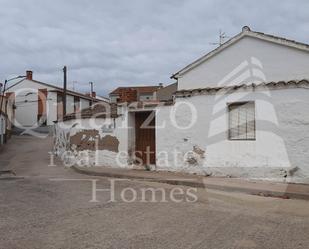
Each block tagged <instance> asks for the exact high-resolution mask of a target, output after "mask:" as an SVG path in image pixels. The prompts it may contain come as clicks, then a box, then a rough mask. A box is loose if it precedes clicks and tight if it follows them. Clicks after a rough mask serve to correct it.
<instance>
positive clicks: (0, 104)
mask: <svg viewBox="0 0 309 249" xmlns="http://www.w3.org/2000/svg"><path fill="white" fill-rule="evenodd" d="M26 77H27V76H23V75H19V76H16V77H13V78H11V79H6V80H5V81H4V85H3V90H2V98H1V103H0V111H2V105H3V98H4V94H5V90H6V85H7V83H8V82H9V81H12V80H17V79H21V78H26ZM0 95H1V92H0Z"/></svg>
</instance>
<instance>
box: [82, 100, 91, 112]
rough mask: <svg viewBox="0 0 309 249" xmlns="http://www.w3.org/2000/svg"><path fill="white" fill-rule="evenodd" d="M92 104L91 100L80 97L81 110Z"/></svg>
mask: <svg viewBox="0 0 309 249" xmlns="http://www.w3.org/2000/svg"><path fill="white" fill-rule="evenodd" d="M89 106H90V101H89V100H87V99H80V110H83V109H86V108H88V107H89Z"/></svg>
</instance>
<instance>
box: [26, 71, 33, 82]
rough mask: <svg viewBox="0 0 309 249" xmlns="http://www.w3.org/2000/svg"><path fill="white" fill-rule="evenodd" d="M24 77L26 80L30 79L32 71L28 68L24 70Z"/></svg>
mask: <svg viewBox="0 0 309 249" xmlns="http://www.w3.org/2000/svg"><path fill="white" fill-rule="evenodd" d="M26 79H27V80H32V71H30V70H27V71H26Z"/></svg>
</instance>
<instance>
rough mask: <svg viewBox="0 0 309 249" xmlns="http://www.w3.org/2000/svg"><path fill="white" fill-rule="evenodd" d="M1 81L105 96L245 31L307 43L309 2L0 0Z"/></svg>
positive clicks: (155, 79)
mask: <svg viewBox="0 0 309 249" xmlns="http://www.w3.org/2000/svg"><path fill="white" fill-rule="evenodd" d="M0 3H1V5H0V6H1V8H0V55H1V63H0V81H2V82H3V81H4V79H5V78H7V77H10V76H15V75H20V74H24V71H25V70H26V69H31V70H33V71H34V78H35V79H37V80H41V81H44V82H48V83H52V84H56V85H60V84H62V67H63V65H67V66H68V70H69V71H68V81H69V86H70V87H72V86H73V82H75V84H74V85H75V90H80V91H87V90H89V84H88V82H89V81H93V82H94V83H95V90H96V91H97V92H98V93H100V94H101V95H106V94H107V93H108V92H109V91H110V90H111V89H113V88H115V87H117V86H120V85H155V84H158V83H160V82H163V83H165V84H167V83H171V82H173V81H172V80H171V79H170V76H171V75H172V74H173V73H175V72H176V71H178V70H179V69H181V68H182V67H183V66H185V65H187V64H188V63H190V62H192V60H194V59H196V58H198V57H200V56H201V55H203V54H205V53H206V52H208V51H210V50H211V49H214V48H215V46H214V45H211V44H210V43H213V42H216V41H217V40H218V33H219V30H220V29H222V30H223V31H224V32H225V33H226V34H227V35H228V36H233V35H236V34H237V33H239V32H240V31H241V28H242V26H244V25H249V26H250V27H251V29H253V30H256V31H261V32H265V33H271V34H275V35H280V36H284V37H287V38H291V39H295V40H298V41H302V42H306V43H308V42H309V15H308V9H309V1H307V0H303V1H301V0H299V1H283V0H280V1H275V0H273V1H261V0H260V1H246V0H235V1H232V0H228V1H221V0H139V1H138V0H122V1H120V0H119V1H118V0H110V1H107V0H0Z"/></svg>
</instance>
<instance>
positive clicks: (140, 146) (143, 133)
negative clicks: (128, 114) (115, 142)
mask: <svg viewBox="0 0 309 249" xmlns="http://www.w3.org/2000/svg"><path fill="white" fill-rule="evenodd" d="M155 124H156V122H155V114H154V112H136V113H135V139H136V141H135V145H136V146H135V156H136V157H137V158H139V163H140V162H142V163H143V165H149V164H155V163H156V130H155Z"/></svg>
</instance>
